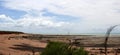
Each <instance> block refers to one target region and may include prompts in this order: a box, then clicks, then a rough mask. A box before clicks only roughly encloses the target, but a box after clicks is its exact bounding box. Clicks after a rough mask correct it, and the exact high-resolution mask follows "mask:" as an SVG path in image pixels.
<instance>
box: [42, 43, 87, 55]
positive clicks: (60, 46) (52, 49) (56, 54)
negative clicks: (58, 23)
mask: <svg viewBox="0 0 120 55" xmlns="http://www.w3.org/2000/svg"><path fill="white" fill-rule="evenodd" d="M41 55H88V53H87V52H86V51H84V50H83V48H72V47H70V45H68V44H65V43H62V42H49V43H48V45H47V47H46V49H45V50H44V51H43V52H42V54H41Z"/></svg>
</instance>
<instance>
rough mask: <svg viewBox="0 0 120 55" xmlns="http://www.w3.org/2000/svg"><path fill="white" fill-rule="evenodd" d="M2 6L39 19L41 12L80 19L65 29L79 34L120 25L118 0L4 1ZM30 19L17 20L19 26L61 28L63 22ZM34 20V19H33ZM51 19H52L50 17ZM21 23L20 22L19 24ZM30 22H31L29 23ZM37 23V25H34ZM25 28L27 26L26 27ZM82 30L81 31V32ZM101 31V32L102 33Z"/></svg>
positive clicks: (119, 1) (119, 2)
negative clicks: (46, 11) (35, 15)
mask: <svg viewBox="0 0 120 55" xmlns="http://www.w3.org/2000/svg"><path fill="white" fill-rule="evenodd" d="M5 1H7V2H6V3H5V4H4V6H5V7H7V8H10V9H16V10H22V11H25V12H27V13H28V15H29V14H31V13H35V14H38V16H39V17H40V18H41V16H42V14H43V12H42V11H43V10H44V9H47V10H48V11H50V12H52V13H56V14H62V15H70V16H75V17H82V18H80V22H75V23H74V25H73V26H68V27H67V28H70V27H71V29H72V31H73V32H75V31H76V30H77V31H78V30H79V32H83V31H84V32H86V31H87V30H90V31H89V32H92V31H93V32H96V31H95V30H93V29H97V31H98V29H103V31H104V30H105V29H106V28H108V27H109V26H111V25H116V24H120V12H119V11H120V0H52V1H51V0H35V1H33V0H29V1H28V0H14V1H12V0H5ZM39 17H32V18H31V15H29V17H28V16H27V18H26V17H25V18H23V19H19V20H18V22H20V24H21V25H24V24H26V23H29V25H30V24H35V25H43V26H44V25H45V26H54V27H56V26H62V25H63V24H64V23H65V22H53V21H52V20H49V19H47V20H46V17H45V18H44V17H42V19H39ZM34 18H35V19H34ZM50 18H53V17H50ZM21 21H22V22H21ZM29 21H32V22H29ZM36 22H37V23H36ZM26 26H27V25H26ZM81 30H82V31H81ZM103 31H102V32H103Z"/></svg>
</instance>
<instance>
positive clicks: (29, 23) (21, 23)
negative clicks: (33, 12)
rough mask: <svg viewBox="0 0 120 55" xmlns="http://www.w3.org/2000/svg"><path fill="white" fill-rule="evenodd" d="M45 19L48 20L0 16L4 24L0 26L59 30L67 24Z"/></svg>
mask: <svg viewBox="0 0 120 55" xmlns="http://www.w3.org/2000/svg"><path fill="white" fill-rule="evenodd" d="M44 18H45V19H44ZM46 18H49V17H32V16H30V17H29V15H27V16H25V17H23V18H20V19H12V18H10V17H7V16H6V15H0V20H1V21H4V22H0V24H1V26H5V27H10V26H11V27H13V26H16V27H26V28H29V27H34V28H35V27H41V28H46V27H53V28H59V27H61V26H64V25H66V24H69V23H67V22H54V21H52V20H50V19H46ZM6 21H7V22H6Z"/></svg>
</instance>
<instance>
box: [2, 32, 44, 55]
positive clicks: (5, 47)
mask: <svg viewBox="0 0 120 55" xmlns="http://www.w3.org/2000/svg"><path fill="white" fill-rule="evenodd" d="M23 35H25V34H19V35H16V34H9V35H0V53H2V54H3V55H32V50H31V51H28V50H16V49H12V48H15V47H20V46H19V45H24V44H27V45H28V46H32V47H40V48H45V46H46V43H43V42H39V41H35V40H29V39H14V38H13V39H11V40H8V37H10V36H12V37H13V36H23ZM14 45H16V46H14ZM17 45H18V46H17ZM39 53H40V52H35V55H39Z"/></svg>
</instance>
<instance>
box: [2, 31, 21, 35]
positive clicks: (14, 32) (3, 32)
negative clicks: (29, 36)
mask: <svg viewBox="0 0 120 55" xmlns="http://www.w3.org/2000/svg"><path fill="white" fill-rule="evenodd" d="M0 34H23V32H18V31H0Z"/></svg>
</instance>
